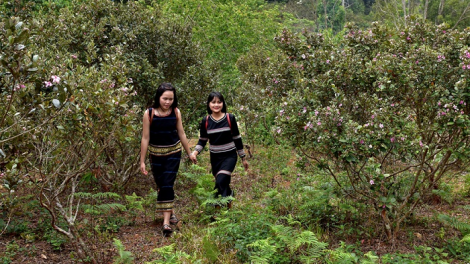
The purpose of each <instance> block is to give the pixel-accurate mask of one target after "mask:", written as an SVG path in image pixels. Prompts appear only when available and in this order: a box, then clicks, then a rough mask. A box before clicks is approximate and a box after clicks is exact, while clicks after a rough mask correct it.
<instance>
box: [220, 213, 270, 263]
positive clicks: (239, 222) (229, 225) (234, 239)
mask: <svg viewBox="0 0 470 264" xmlns="http://www.w3.org/2000/svg"><path fill="white" fill-rule="evenodd" d="M220 218H221V219H220V220H219V221H217V222H216V223H215V227H214V229H213V231H212V233H211V237H212V238H213V239H216V240H217V241H220V242H221V243H223V244H226V245H227V246H229V247H231V248H234V249H236V250H237V258H238V259H239V260H240V261H241V262H247V261H249V258H250V256H251V253H250V250H249V248H248V245H249V244H252V243H254V242H256V241H258V240H263V239H266V238H268V237H269V234H270V232H271V225H272V224H273V222H274V221H275V217H274V216H273V215H270V214H258V213H253V212H249V211H247V210H245V211H244V213H243V214H242V213H241V212H238V211H235V210H230V211H229V212H228V213H227V214H225V215H221V216H220Z"/></svg>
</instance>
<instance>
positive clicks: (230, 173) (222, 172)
mask: <svg viewBox="0 0 470 264" xmlns="http://www.w3.org/2000/svg"><path fill="white" fill-rule="evenodd" d="M219 174H226V175H229V176H230V175H232V172H231V171H228V170H220V171H219V172H217V174H216V175H215V177H217V176H218V175H219Z"/></svg>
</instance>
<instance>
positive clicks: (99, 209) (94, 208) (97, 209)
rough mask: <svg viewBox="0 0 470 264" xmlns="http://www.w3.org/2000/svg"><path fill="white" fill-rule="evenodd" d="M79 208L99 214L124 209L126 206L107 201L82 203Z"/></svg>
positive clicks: (89, 212) (88, 212)
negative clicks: (96, 203)
mask: <svg viewBox="0 0 470 264" xmlns="http://www.w3.org/2000/svg"><path fill="white" fill-rule="evenodd" d="M80 208H81V209H82V210H83V211H84V212H85V213H87V214H93V215H100V214H106V213H109V212H111V211H112V210H120V211H125V210H126V207H125V206H124V205H122V204H119V203H109V204H98V205H91V204H82V205H81V206H80Z"/></svg>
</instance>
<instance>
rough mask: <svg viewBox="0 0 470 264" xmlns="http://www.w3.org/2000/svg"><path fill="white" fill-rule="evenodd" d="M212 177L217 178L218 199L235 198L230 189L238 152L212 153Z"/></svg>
mask: <svg viewBox="0 0 470 264" xmlns="http://www.w3.org/2000/svg"><path fill="white" fill-rule="evenodd" d="M210 157H211V166H212V175H214V177H215V189H216V190H217V193H216V197H219V196H222V197H227V196H233V191H232V189H230V180H231V177H232V172H233V170H234V169H235V165H236V164H237V152H236V151H235V150H234V151H230V152H222V153H211V155H210Z"/></svg>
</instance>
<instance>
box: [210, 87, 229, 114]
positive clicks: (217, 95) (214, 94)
mask: <svg viewBox="0 0 470 264" xmlns="http://www.w3.org/2000/svg"><path fill="white" fill-rule="evenodd" d="M214 98H219V100H220V101H221V102H222V103H223V106H222V113H227V105H226V104H225V100H224V96H223V95H222V94H221V93H219V92H211V93H210V94H209V97H208V98H207V113H209V115H210V114H212V110H211V108H210V107H209V103H210V102H212V100H214Z"/></svg>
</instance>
